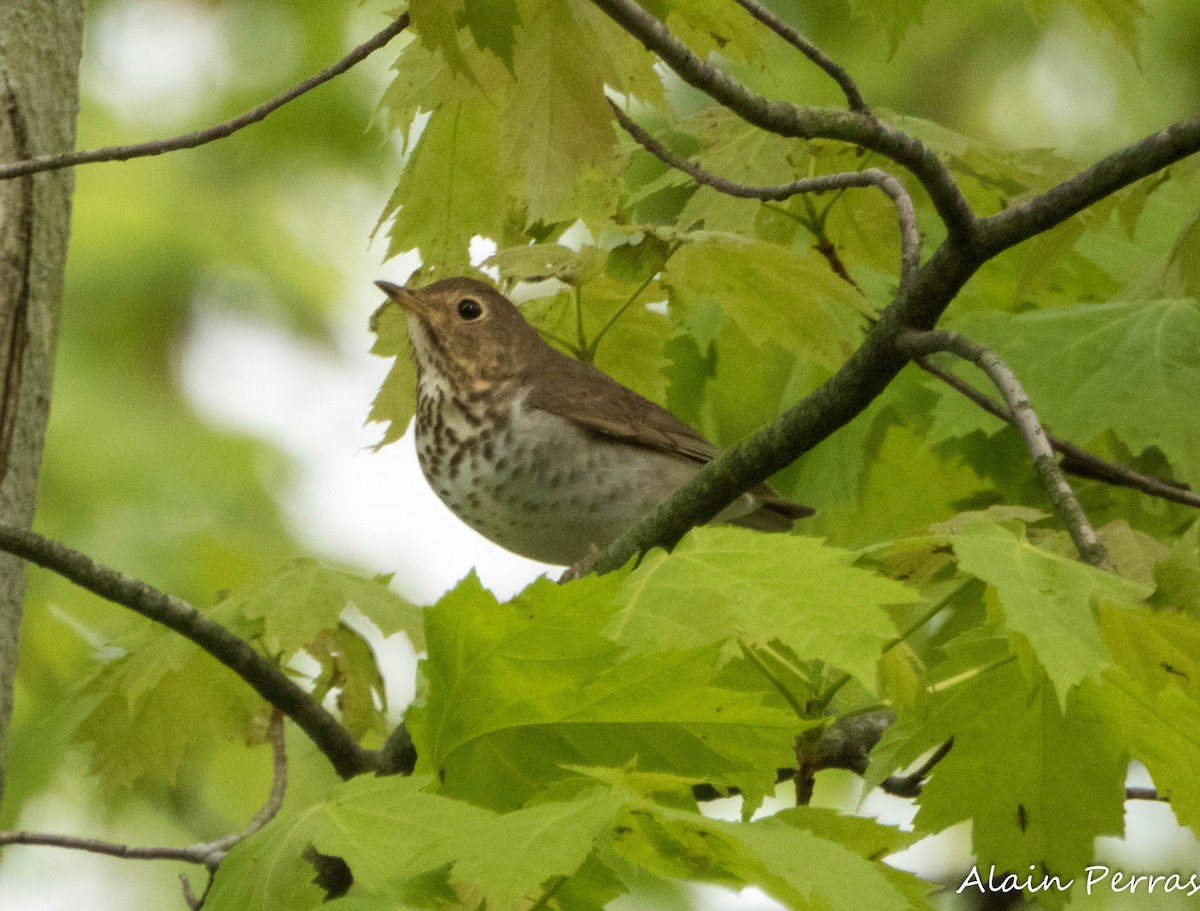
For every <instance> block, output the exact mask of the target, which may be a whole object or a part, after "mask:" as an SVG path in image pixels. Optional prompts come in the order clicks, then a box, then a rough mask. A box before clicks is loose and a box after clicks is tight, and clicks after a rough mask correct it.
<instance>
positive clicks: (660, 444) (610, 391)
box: [525, 356, 717, 462]
mask: <svg viewBox="0 0 1200 911" xmlns="http://www.w3.org/2000/svg"><path fill="white" fill-rule="evenodd" d="M548 367H549V370H548V371H547V373H548V374H549V375H546V374H543V375H542V376H539V378H538V383H537V384H536V385H535V386H533V387H532V388H531V389H530V391H529V394H528V396H527V397H526V399H525V404H526V405H528V406H529V407H531V408H537V409H538V410H539V411H546V412H549V413H550V414H554V415H557V416H558V417H560V418H564V419H566V420H568V421H571V422H572V423H573V424H577V425H578V426H580V427H583V428H585V429H587V430H590V431H592V432H593V433H599V434H602V435H604V436H607V437H613V438H614V439H618V440H622V441H624V442H626V443H632V444H634V445H636V446H645V447H646V448H647V449H655V450H658V451H659V452H667V453H672V454H674V455H679V456H682V457H684V458H686V459H691V460H692V461H694V462H708V461H711V460H712V459H713V457H714V456H716V454H717V447H715V446H714V445H713V444H712V443H710V442H709V441H708V440H706V439H705V438H704V437H703V436H701V435H700V434H699V433H697V432H696V431H695V430H693V429H692V428H691V427H689V426H688V425H687V424H685V423H684V422H683V421H681V420H679V418H677V417H675V415H673V414H671V412H669V411H667V409H665V408H663V407H661V406H659V405H656V404H654V402H651V401H650V400H649V399H644V398H642V397H641V396H640V395H638V394H637V393H636V392H634V391H633V390H632V389H627V388H626V387H624V386H622V385H621V384H620V383H618V382H617V381H616V380H614V379H612V378H611V377H610V376H608V375H607V374H605V373H602V372H601V371H599V370H597V369H596V368H594V367H591V366H589V365H587V364H584V363H581V362H580V361H577V360H574V359H573V358H569V357H565V356H564V357H563V359H562V360H561V361H560V360H558V359H557V358H555V362H554V363H553V364H551V365H548ZM580 380H584V381H583V382H580ZM579 389H586V390H589V392H588V393H586V394H580V393H578V392H572V391H571V390H579Z"/></svg>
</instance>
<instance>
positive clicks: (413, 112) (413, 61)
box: [380, 41, 458, 144]
mask: <svg viewBox="0 0 1200 911" xmlns="http://www.w3.org/2000/svg"><path fill="white" fill-rule="evenodd" d="M394 69H395V71H396V75H395V77H394V78H393V79H392V82H391V84H390V85H389V86H388V88H387V90H386V91H385V92H384V93H383V98H382V99H381V100H380V108H381V110H383V111H384V112H385V113H386V114H387V117H388V123H389V125H390V126H391V127H392V128H393V129H396V130H399V131H400V132H401V134H402V135H403V136H404V137H405V142H406V144H407V143H409V142H411V140H412V139H413V136H412V126H413V120H414V119H415V118H416V116H417V114H418V113H420V112H421V111H426V112H431V111H435V110H437V109H438V108H439V107H441V106H442V104H443V103H444V102H446V101H447V100H449V99H451V98H453V97H455V95H456V93H457V91H458V89H457V87H456V85H455V81H454V74H453V73H452V72H451V70H450V68H449V67H448V66H447V65H446V60H445V58H443V57H442V56H441V55H440V54H435V53H433V52H432V51H430V50H429V48H427V47H426V46H425V44H424V43H422V42H420V41H413V42H411V43H410V44H408V45H406V46H405V47H404V49H403V50H401V52H400V56H399V57H397V58H396V64H395V67H394Z"/></svg>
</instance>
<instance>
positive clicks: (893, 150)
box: [592, 0, 977, 243]
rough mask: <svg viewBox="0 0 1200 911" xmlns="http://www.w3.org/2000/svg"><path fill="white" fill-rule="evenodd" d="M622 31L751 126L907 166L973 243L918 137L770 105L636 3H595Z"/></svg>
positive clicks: (962, 202)
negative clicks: (843, 145) (849, 146)
mask: <svg viewBox="0 0 1200 911" xmlns="http://www.w3.org/2000/svg"><path fill="white" fill-rule="evenodd" d="M592 3H593V4H594V5H595V6H597V7H599V8H600V9H601V10H603V11H604V13H605V14H606V15H607V16H608V17H609V18H611V19H612V20H613V21H614V22H616V23H617V24H618V25H619V26H620V27H621V28H622V29H624V30H625V31H626V32H628V33H629V34H630V35H632V36H633V37H635V38H636V39H637V40H638V41H640V42H641V43H642V44H643V45H644V46H645V47H646V48H647V49H648V50H650V51H652V52H653V53H655V54H657V55H658V56H659V57H660V58H661V59H662V61H663V63H665V64H666V65H667V66H668V67H670V68H671V70H673V71H674V72H675V73H676V75H678V76H679V78H680V79H682V80H683V81H684V82H686V83H687V84H688V85H691V86H693V87H694V88H697V89H699V90H700V91H702V92H704V93H705V94H706V95H708V96H709V97H710V98H712V99H713V100H714V101H717V102H718V103H720V104H721V105H723V106H725V107H726V108H728V109H729V110H731V111H732V112H733V113H735V114H737V115H738V116H739V117H741V118H742V119H743V120H745V121H746V122H747V123H750V124H753V125H754V126H757V127H760V128H762V129H764V130H767V131H768V132H771V133H775V134H776V135H779V136H794V137H797V138H801V139H822V138H823V139H836V140H839V141H842V142H849V143H853V144H854V145H857V146H861V147H862V148H865V149H870V150H871V151H874V152H878V153H880V154H881V155H883V156H885V157H886V158H889V159H890V160H892V161H894V162H896V163H897V164H899V165H901V166H902V167H905V168H907V169H908V170H909V171H911V172H912V173H913V175H915V176H916V178H917V179H918V180H919V181H920V182H921V184H922V185H923V186H924V187H925V189H926V192H928V193H929V197H930V199H931V200H932V201H933V204H934V207H935V208H936V209H937V211H938V214H939V215H940V216H941V218H942V221H943V222H945V224H946V226H947V228H948V229H949V233H950V236H951V237H953V238H955V239H956V240H957V241H961V242H968V243H969V242H972V240H973V238H974V235H975V226H976V222H977V219H976V217H975V213H974V212H973V211H972V209H971V205H970V203H969V202H968V201H967V199H966V197H965V196H964V195H963V193H962V190H960V189H959V187H958V185H957V184H956V183H955V182H954V178H953V177H952V176H951V174H950V171H949V169H948V168H947V167H946V164H945V163H944V162H943V161H942V160H941V159H940V158H939V157H938V156H937V154H936V153H935V152H934V151H933V150H932V149H931V148H929V147H928V146H926V145H925V144H924V143H923V142H921V141H920V140H919V139H917V138H916V137H915V136H910V135H909V134H907V133H905V132H903V131H902V130H899V129H897V128H895V127H893V126H892V125H890V124H887V123H884V122H883V121H880V120H877V119H876V118H875V117H873V116H871V115H870V114H866V113H863V112H861V111H835V110H830V109H828V108H819V107H812V106H806V105H797V104H790V103H788V102H782V101H769V100H768V99H766V98H764V97H763V96H761V95H758V94H755V93H754V92H752V91H750V90H749V89H748V88H747V87H746V86H745V85H743V84H742V83H740V82H738V81H737V80H736V79H734V78H733V77H732V76H730V75H729V74H728V73H726V72H725V71H723V70H721V69H719V68H717V67H716V66H713V65H712V64H711V63H709V62H708V61H706V60H702V59H701V58H700V57H698V56H697V55H696V54H695V53H693V52H692V51H691V49H690V48H689V47H688V46H687V45H686V44H684V43H683V42H682V41H681V40H680V39H679V38H678V37H677V36H676V35H674V34H672V33H671V31H670V30H669V29H668V28H667V27H666V25H664V24H663V22H662V21H661V20H659V19H657V18H655V16H654V15H653V14H651V13H650V12H648V11H647V10H646V9H645V8H644V7H642V6H641V5H640V4H639V3H637V2H635V0H592Z"/></svg>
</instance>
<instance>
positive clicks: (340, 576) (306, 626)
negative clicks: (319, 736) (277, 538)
mask: <svg viewBox="0 0 1200 911" xmlns="http://www.w3.org/2000/svg"><path fill="white" fill-rule="evenodd" d="M387 582H388V580H387V579H386V578H375V579H366V578H363V577H362V576H356V575H354V574H353V573H348V572H343V571H342V570H337V569H333V568H331V567H329V566H325V565H324V564H322V563H320V562H318V561H316V560H313V559H309V558H302V559H298V560H295V561H293V562H292V563H290V564H288V565H287V566H285V567H283V569H281V570H280V571H279V572H278V573H276V574H275V575H274V576H273V577H271V578H270V579H269V580H267V581H266V582H264V583H263V584H261V585H259V586H257V587H255V588H253V589H250V590H249V591H246V592H241V593H238V594H236V595H234V596H231V597H229V598H227V599H226V600H225V601H223V602H222V603H221V604H220V605H218V606H217V608H216V609H215V613H216V615H217V616H218V617H219V618H233V617H240V618H244V619H245V620H246V621H249V622H250V623H251V624H252V625H254V626H255V627H260V628H261V634H260V635H262V636H263V637H265V638H266V639H267V640H268V642H269V643H270V645H271V647H272V648H273V649H274V650H275V651H278V652H283V653H285V654H290V653H292V652H294V651H296V649H299V648H302V647H303V646H305V645H307V644H308V643H309V642H311V641H312V640H313V638H314V637H315V636H316V635H317V633H318V632H320V631H321V630H332V629H335V628H336V627H337V626H338V622H339V620H340V619H341V616H342V613H343V611H345V610H346V608H347V607H349V606H350V605H352V604H353V605H354V606H356V607H357V608H358V609H359V610H360V611H362V613H363V614H364V615H365V616H367V617H368V618H369V619H371V620H373V621H375V623H376V625H377V626H378V627H379V628H380V631H381V632H383V633H384V634H385V635H387V634H390V633H393V632H396V631H397V630H403V631H404V633H405V634H406V635H407V636H408V637H409V639H410V640H411V641H412V643H413V647H414V648H416V649H418V650H419V649H421V648H422V647H423V644H424V642H423V639H422V627H423V623H424V617H423V614H422V611H421V609H420V608H419V607H416V606H415V605H413V604H411V603H410V602H408V601H407V600H405V599H404V598H402V597H400V596H399V595H397V594H396V593H395V592H393V591H391V590H390V589H389V588H388V585H387Z"/></svg>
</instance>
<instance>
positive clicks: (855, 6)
mask: <svg viewBox="0 0 1200 911" xmlns="http://www.w3.org/2000/svg"><path fill="white" fill-rule="evenodd" d="M927 2H928V0H850V9H851V11H852V12H853V13H854V15H856V16H863V17H866V18H867V19H870V20H871V21H872V22H873V23H874V24H875V25H876V27H878V28H880V29H882V30H883V32H884V34H886V35H887V36H888V42H889V43H890V45H891V52H892V54H895V53H896V51H897V50H899V48H900V42H901V41H903V40H904V36H905V35H907V34H908V31H909V29H911V28H912V27H913V26H914V25H918V24H920V22H921V16H922V15H923V14H924V12H925V4H926V3H927Z"/></svg>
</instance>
